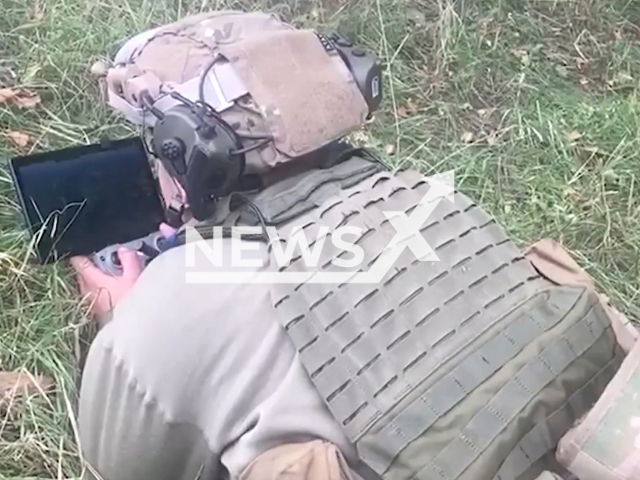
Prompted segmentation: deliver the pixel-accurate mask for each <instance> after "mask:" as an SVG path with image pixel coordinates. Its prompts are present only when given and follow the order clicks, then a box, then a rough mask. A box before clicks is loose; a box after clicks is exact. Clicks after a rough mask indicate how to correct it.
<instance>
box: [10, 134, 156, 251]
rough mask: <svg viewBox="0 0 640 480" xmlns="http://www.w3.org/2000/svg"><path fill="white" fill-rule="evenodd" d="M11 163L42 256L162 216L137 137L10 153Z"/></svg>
mask: <svg viewBox="0 0 640 480" xmlns="http://www.w3.org/2000/svg"><path fill="white" fill-rule="evenodd" d="M11 167H12V174H13V180H14V184H15V186H16V189H17V192H18V196H19V198H20V202H21V204H22V208H23V211H24V214H25V217H26V219H27V222H28V224H29V228H30V230H31V233H32V234H33V235H34V236H35V246H36V252H37V255H38V259H39V260H40V262H42V263H46V262H48V261H52V260H56V259H59V258H61V257H63V256H68V255H89V254H91V253H94V252H96V251H99V250H101V249H102V248H104V247H107V246H110V245H115V244H121V243H125V242H128V241H131V240H135V239H137V238H141V237H144V236H145V235H147V234H149V233H151V232H153V231H157V229H158V225H159V224H160V223H161V222H162V221H164V210H163V207H162V203H161V201H160V197H159V194H158V189H157V186H156V183H155V180H154V178H153V174H152V172H151V168H150V165H149V162H148V159H147V154H146V152H145V149H144V145H143V144H142V141H141V140H140V139H139V138H130V139H125V140H118V141H114V142H108V143H105V144H96V145H88V146H81V147H73V148H68V149H64V150H56V151H52V152H45V153H39V154H35V155H30V156H27V157H19V158H14V159H12V161H11Z"/></svg>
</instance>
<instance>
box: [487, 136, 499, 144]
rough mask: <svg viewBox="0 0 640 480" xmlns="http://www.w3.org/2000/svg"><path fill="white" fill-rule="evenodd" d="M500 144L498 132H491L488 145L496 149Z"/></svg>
mask: <svg viewBox="0 0 640 480" xmlns="http://www.w3.org/2000/svg"><path fill="white" fill-rule="evenodd" d="M497 144H498V132H491V133H490V134H489V135H488V136H487V145H489V146H490V147H495V146H496V145H497Z"/></svg>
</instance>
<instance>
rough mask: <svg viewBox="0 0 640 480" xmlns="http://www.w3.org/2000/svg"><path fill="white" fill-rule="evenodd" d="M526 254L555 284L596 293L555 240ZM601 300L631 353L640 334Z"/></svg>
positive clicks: (624, 318) (544, 243) (617, 333)
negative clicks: (585, 288) (576, 287)
mask: <svg viewBox="0 0 640 480" xmlns="http://www.w3.org/2000/svg"><path fill="white" fill-rule="evenodd" d="M524 253H525V256H526V257H527V259H528V260H529V261H530V262H531V263H532V264H533V267H534V268H535V269H536V270H537V271H538V272H539V273H540V274H541V275H542V276H544V277H546V278H547V279H548V280H550V281H552V282H553V283H555V284H557V285H578V286H585V287H589V288H591V289H592V290H594V291H595V285H594V283H593V280H592V278H591V277H590V276H589V274H588V273H587V272H585V271H584V270H583V269H582V268H581V267H580V266H579V265H578V264H577V262H576V261H575V260H574V259H573V258H572V257H571V255H570V254H569V252H567V251H566V250H565V249H564V248H563V247H562V245H560V244H559V243H558V242H556V241H554V240H551V239H543V240H540V241H538V242H536V243H535V244H533V245H532V246H531V247H529V248H528V249H527V250H526V251H525V252H524ZM598 297H599V298H600V302H601V303H602V305H603V306H604V308H605V310H606V312H607V313H608V314H609V317H610V319H611V324H612V327H613V330H614V332H615V334H616V338H617V340H618V343H619V344H620V347H621V348H622V349H623V350H624V352H625V353H629V351H630V350H631V349H632V348H633V346H634V345H635V343H636V341H637V340H638V337H640V332H639V331H638V330H637V329H636V328H635V327H634V326H633V324H632V323H631V321H629V319H628V318H627V317H626V316H625V315H624V314H623V313H621V312H619V311H618V310H617V309H616V308H615V307H614V306H613V305H611V303H610V301H609V299H608V298H607V297H606V296H605V295H602V294H598ZM639 480H640V479H639Z"/></svg>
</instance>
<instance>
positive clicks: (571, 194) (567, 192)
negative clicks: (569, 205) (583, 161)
mask: <svg viewBox="0 0 640 480" xmlns="http://www.w3.org/2000/svg"><path fill="white" fill-rule="evenodd" d="M562 193H563V194H564V196H565V197H567V198H568V199H569V200H571V201H572V202H577V201H579V200H581V199H582V195H580V192H578V191H577V190H576V189H575V188H571V187H566V188H565V189H564V191H563V192H562Z"/></svg>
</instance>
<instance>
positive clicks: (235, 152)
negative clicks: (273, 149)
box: [231, 138, 271, 155]
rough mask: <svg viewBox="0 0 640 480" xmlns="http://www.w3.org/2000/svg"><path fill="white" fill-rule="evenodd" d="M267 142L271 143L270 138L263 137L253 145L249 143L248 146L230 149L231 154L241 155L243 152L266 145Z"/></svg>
mask: <svg viewBox="0 0 640 480" xmlns="http://www.w3.org/2000/svg"><path fill="white" fill-rule="evenodd" d="M269 143H271V139H270V138H265V139H263V140H262V141H261V142H258V143H254V144H253V145H249V146H248V147H244V148H241V149H240V150H233V151H231V155H243V154H245V153H249V152H253V151H254V150H258V149H260V148H262V147H264V146H265V145H268V144H269Z"/></svg>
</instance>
